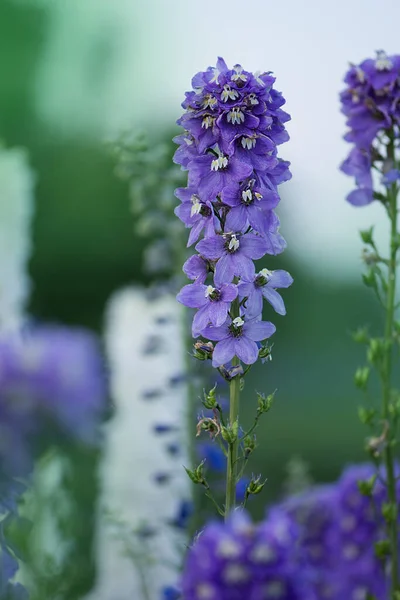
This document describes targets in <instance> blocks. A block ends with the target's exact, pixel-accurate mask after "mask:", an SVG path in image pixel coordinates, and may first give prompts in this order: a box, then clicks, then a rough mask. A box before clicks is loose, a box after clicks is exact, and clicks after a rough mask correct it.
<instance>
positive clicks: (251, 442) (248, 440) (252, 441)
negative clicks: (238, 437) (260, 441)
mask: <svg viewBox="0 0 400 600" xmlns="http://www.w3.org/2000/svg"><path fill="white" fill-rule="evenodd" d="M243 445H244V454H245V457H246V458H248V457H249V456H250V454H252V452H254V450H255V449H256V447H257V441H256V436H255V435H253V436H250V435H247V436H246V437H245V438H244V442H243Z"/></svg>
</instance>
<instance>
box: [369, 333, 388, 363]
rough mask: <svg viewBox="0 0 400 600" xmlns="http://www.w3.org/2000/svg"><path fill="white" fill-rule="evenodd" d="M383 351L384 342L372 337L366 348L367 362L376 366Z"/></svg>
mask: <svg viewBox="0 0 400 600" xmlns="http://www.w3.org/2000/svg"><path fill="white" fill-rule="evenodd" d="M384 353H385V344H384V343H383V341H382V340H381V339H379V338H372V339H371V340H370V342H369V347H368V350H367V358H368V362H370V363H371V364H372V365H375V366H377V365H378V364H379V363H380V362H381V360H382V358H383V356H384Z"/></svg>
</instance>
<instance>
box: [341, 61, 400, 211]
mask: <svg viewBox="0 0 400 600" xmlns="http://www.w3.org/2000/svg"><path fill="white" fill-rule="evenodd" d="M344 81H345V83H346V89H345V90H344V91H343V92H342V93H341V95H340V100H341V103H342V112H343V114H344V115H345V116H346V119H347V120H346V125H347V126H348V128H349V131H348V132H347V134H346V135H345V140H346V141H348V142H350V143H351V144H353V149H352V150H351V151H350V154H349V156H348V158H347V159H346V160H345V161H344V162H343V164H342V166H341V169H342V171H343V172H344V173H346V174H347V175H351V176H353V177H354V178H355V182H356V186H357V189H356V190H354V191H352V192H351V193H350V194H349V195H348V196H347V200H348V201H349V202H350V204H353V205H354V206H364V205H366V204H369V203H370V202H372V201H373V200H374V194H373V188H374V186H373V179H372V172H373V171H372V169H375V170H376V171H377V172H380V173H381V174H382V175H383V177H384V176H385V173H387V172H388V171H389V172H390V171H391V170H394V169H395V168H396V166H395V164H393V159H392V158H390V157H389V156H387V153H386V149H385V140H384V138H385V136H387V134H388V133H389V134H390V135H394V137H396V135H397V132H398V124H399V118H400V108H399V106H400V56H397V55H394V56H388V55H386V53H385V52H383V51H382V50H380V51H378V52H377V56H376V58H375V59H372V58H371V59H370V58H369V59H366V60H364V61H363V62H362V63H361V64H359V65H352V66H351V67H350V69H349V71H348V72H347V74H346V76H345V79H344ZM391 132H392V133H391ZM388 162H389V163H391V164H388ZM377 183H379V181H377ZM382 184H383V185H386V183H385V181H382ZM378 197H379V196H378Z"/></svg>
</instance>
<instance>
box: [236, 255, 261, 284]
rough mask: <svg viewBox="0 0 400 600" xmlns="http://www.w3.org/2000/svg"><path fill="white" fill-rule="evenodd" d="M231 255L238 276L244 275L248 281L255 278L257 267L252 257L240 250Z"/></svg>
mask: <svg viewBox="0 0 400 600" xmlns="http://www.w3.org/2000/svg"><path fill="white" fill-rule="evenodd" d="M230 256H231V260H232V263H233V268H234V269H233V270H234V274H235V275H237V276H238V277H243V279H245V280H246V281H249V280H251V279H254V275H255V272H256V269H255V266H254V263H253V261H252V260H251V259H250V258H248V257H247V256H244V255H243V254H240V253H239V252H236V253H234V254H231V255H230Z"/></svg>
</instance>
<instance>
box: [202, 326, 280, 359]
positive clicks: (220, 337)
mask: <svg viewBox="0 0 400 600" xmlns="http://www.w3.org/2000/svg"><path fill="white" fill-rule="evenodd" d="M275 330H276V328H275V325H273V324H272V323H269V322H268V321H265V322H264V321H255V320H253V321H243V319H242V318H241V317H236V318H235V319H233V321H232V319H228V321H227V322H226V323H225V324H224V325H222V327H213V326H212V325H209V326H208V327H206V328H205V329H204V331H203V332H202V335H203V336H204V337H206V338H208V339H210V340H212V341H216V342H217V344H216V345H215V348H214V352H213V359H212V364H213V367H219V366H221V365H224V364H226V363H227V362H229V361H230V360H232V358H233V357H234V356H237V357H238V358H240V360H242V361H243V362H244V363H245V364H246V365H251V364H253V363H255V362H256V360H257V358H258V346H257V344H256V342H261V341H263V340H266V339H268V338H270V337H271V335H273V334H274V333H275Z"/></svg>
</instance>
